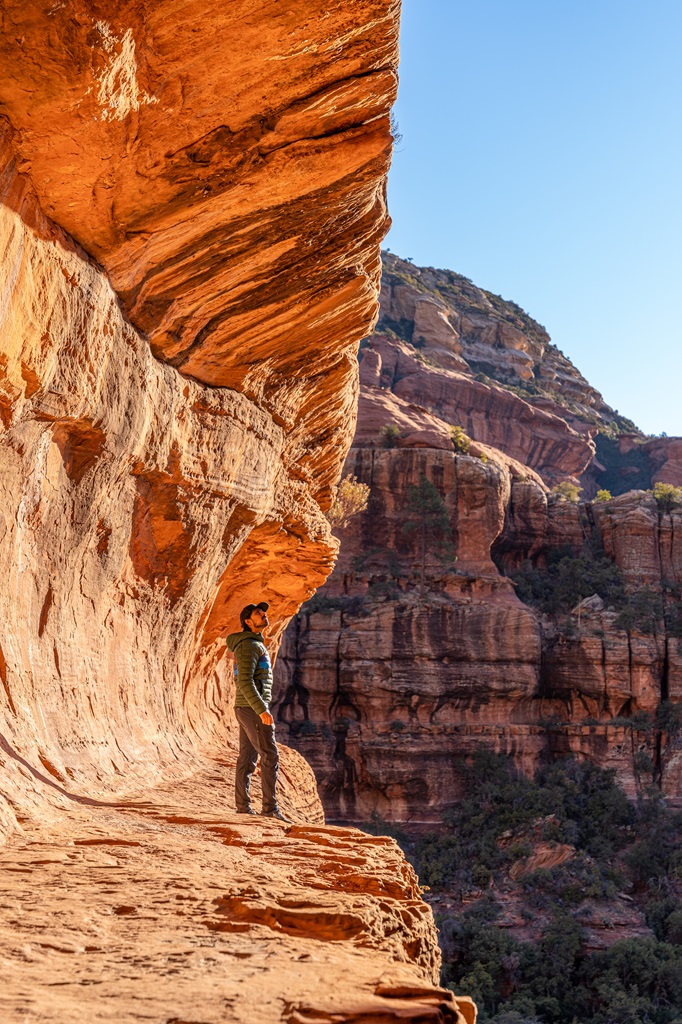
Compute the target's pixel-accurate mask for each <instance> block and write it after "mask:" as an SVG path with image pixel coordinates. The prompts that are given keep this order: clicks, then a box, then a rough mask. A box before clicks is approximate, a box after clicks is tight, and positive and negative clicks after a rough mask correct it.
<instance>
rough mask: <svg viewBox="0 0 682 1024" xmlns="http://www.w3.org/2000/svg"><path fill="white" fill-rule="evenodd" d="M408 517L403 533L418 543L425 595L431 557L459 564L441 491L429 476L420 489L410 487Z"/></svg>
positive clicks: (422, 591) (413, 486) (420, 586)
mask: <svg viewBox="0 0 682 1024" xmlns="http://www.w3.org/2000/svg"><path fill="white" fill-rule="evenodd" d="M405 513H406V515H405V521H404V523H403V524H402V530H403V533H404V534H406V535H407V536H408V537H409V536H414V537H415V538H416V540H417V550H418V552H419V590H420V593H421V594H422V595H423V593H424V580H425V576H426V556H427V554H428V553H429V552H431V553H432V554H434V555H435V556H436V558H438V559H439V561H441V562H454V561H455V558H456V556H455V549H454V545H453V543H452V529H451V527H450V517H449V516H448V510H447V508H446V505H445V502H444V501H443V499H442V498H441V496H440V494H439V493H438V488H437V487H436V486H435V484H432V483H431V481H430V480H427V479H426V477H425V476H422V477H421V478H420V480H419V484H418V485H415V484H411V485H410V488H409V491H408V497H407V504H406V505H405Z"/></svg>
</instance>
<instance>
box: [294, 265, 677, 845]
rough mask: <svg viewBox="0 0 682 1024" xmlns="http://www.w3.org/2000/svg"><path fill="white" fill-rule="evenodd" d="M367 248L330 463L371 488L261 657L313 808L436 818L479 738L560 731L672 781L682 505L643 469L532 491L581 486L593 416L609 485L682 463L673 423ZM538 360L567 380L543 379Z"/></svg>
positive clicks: (568, 748)
mask: <svg viewBox="0 0 682 1024" xmlns="http://www.w3.org/2000/svg"><path fill="white" fill-rule="evenodd" d="M386 263H387V267H386V273H385V278H384V289H385V291H384V298H383V299H382V318H381V321H380V324H379V327H378V329H377V332H376V333H375V334H374V335H373V336H372V337H371V338H370V339H369V340H368V342H367V343H363V346H362V362H361V368H360V372H361V383H362V389H361V398H360V416H359V421H358V429H357V432H356V437H355V441H354V446H353V448H352V449H351V452H350V454H349V457H348V460H347V463H346V470H345V471H346V472H347V473H352V474H354V475H355V476H357V478H358V480H360V481H361V482H363V483H365V484H367V485H368V486H369V487H370V501H369V507H368V509H367V511H366V512H365V513H363V514H362V515H360V516H357V517H356V518H355V519H354V520H351V523H350V525H349V526H348V527H347V528H346V529H345V530H344V531H342V533H341V534H340V536H342V545H341V552H340V557H339V561H338V563H337V565H336V568H335V570H334V573H333V575H332V576H331V578H330V580H329V581H328V583H327V584H326V586H325V587H324V588H323V589H322V590H321V591H320V592H319V593H318V594H317V595H316V597H315V598H314V599H313V601H311V602H310V603H309V604H308V605H305V606H304V607H303V609H302V610H301V613H300V614H299V616H298V617H297V619H296V620H295V622H294V623H292V625H291V627H290V628H289V631H288V632H287V634H286V638H285V643H284V646H283V648H282V652H281V657H280V661H279V663H278V673H279V693H280V698H279V700H280V707H279V715H280V718H281V721H282V723H283V724H286V725H287V727H288V729H289V735H290V737H291V742H292V743H293V744H294V745H295V746H296V747H297V748H298V749H299V750H300V751H302V752H303V753H304V755H305V756H306V758H307V759H308V760H309V761H310V763H311V764H312V765H313V766H314V768H315V772H316V775H317V778H318V782H319V784H320V789H321V795H322V799H323V803H324V805H325V808H326V809H327V812H328V814H329V815H330V816H331V817H332V818H333V819H335V820H339V821H367V820H369V818H370V817H371V816H372V815H374V814H378V815H379V816H380V817H383V818H386V819H389V820H394V821H403V822H411V823H412V824H413V825H418V824H422V823H424V822H431V823H438V822H439V821H440V820H441V815H442V813H443V811H445V810H447V808H448V807H449V806H452V804H453V803H454V802H455V801H456V800H457V799H458V797H459V796H460V794H461V785H462V781H461V780H462V764H461V759H462V757H466V756H468V755H469V754H470V753H471V752H472V751H473V750H474V749H475V748H476V747H477V746H478V745H480V744H485V745H486V746H488V747H490V748H491V749H493V750H495V751H498V752H501V753H506V754H511V755H513V757H514V758H515V760H516V762H517V764H518V765H519V766H520V767H521V768H523V770H524V771H526V772H527V773H532V771H533V770H534V769H535V768H536V767H537V766H538V764H540V763H541V761H543V760H546V759H547V758H548V757H549V758H551V757H556V756H560V755H562V754H568V753H574V754H576V755H578V756H579V757H581V758H587V759H590V760H592V761H593V762H595V763H597V764H599V765H602V766H605V767H613V768H615V769H616V771H617V775H618V778H619V780H620V781H621V783H622V784H623V785H624V786H625V788H626V790H627V791H628V793H630V794H631V795H634V794H635V793H636V792H637V791H638V790H639V789H640V788H641V787H643V786H645V785H647V784H648V783H649V782H651V780H652V779H653V780H654V781H656V782H657V783H658V784H660V785H661V786H662V788H663V791H664V792H665V793H666V794H667V795H668V796H670V797H673V798H675V799H679V798H680V796H682V791H681V790H680V764H681V762H680V747H679V740H678V717H679V716H677V712H676V709H675V705H676V703H677V702H678V701H679V700H680V696H681V694H682V663H681V658H682V648H681V647H680V643H681V641H680V637H681V636H682V631H681V630H680V622H681V621H682V620H681V619H680V615H681V613H682V607H681V606H680V591H679V580H680V574H681V573H682V549H680V546H679V537H680V535H681V529H682V511H681V510H680V509H679V508H676V507H673V508H670V509H666V508H664V507H659V504H658V503H657V501H656V500H655V499H654V497H653V496H652V495H651V494H650V493H647V492H646V491H644V490H637V491H628V492H627V493H623V494H620V495H618V494H617V496H616V497H615V498H613V499H611V500H609V501H592V502H583V503H580V504H578V503H573V502H571V501H565V500H561V499H560V498H557V497H555V496H554V495H552V494H551V493H549V491H548V484H551V483H553V482H554V481H556V480H561V479H566V478H570V477H573V478H577V479H579V480H581V481H582V482H583V483H584V484H585V488H586V490H589V488H590V485H591V486H592V489H593V490H594V487H595V481H598V480H599V475H600V474H603V473H604V472H605V471H604V469H603V468H602V469H599V468H598V465H597V463H598V460H597V459H596V458H595V452H594V442H593V440H592V435H593V434H594V433H595V431H596V427H597V426H599V427H600V428H601V429H602V430H603V431H605V433H604V434H603V435H600V437H601V438H602V439H603V441H604V442H605V443H606V445H607V446H609V450H610V451H611V453H612V454H613V452H614V451H615V452H616V454H617V458H616V457H615V456H613V457H612V458H610V461H609V465H610V467H611V469H610V472H611V473H612V475H613V476H614V477H615V478H616V479H620V481H621V483H624V482H625V481H626V480H628V479H630V480H632V474H631V473H630V474H628V473H627V472H626V473H624V474H623V475H621V474H620V470H621V469H626V470H627V469H628V468H630V469H632V468H633V467H635V468H636V467H637V466H639V467H640V469H641V472H642V474H643V475H644V476H646V477H647V483H646V485H645V486H647V487H649V486H650V485H651V479H652V476H653V477H656V475H657V473H658V474H659V475H658V478H659V479H663V478H664V477H665V479H667V480H668V481H669V482H672V483H680V482H682V481H681V480H680V477H679V476H677V475H676V461H675V453H676V451H677V448H678V447H679V443H680V442H679V440H678V439H665V438H662V439H654V440H646V439H644V438H642V437H641V435H638V434H636V433H633V431H632V430H631V429H630V426H629V424H627V423H624V422H623V421H622V420H620V419H619V418H618V417H617V415H616V414H615V413H613V411H612V410H610V409H609V408H608V407H607V406H606V405H605V403H603V401H602V400H601V397H600V396H599V395H597V393H596V392H595V391H594V390H593V389H591V388H590V387H589V385H588V384H587V383H586V382H585V381H584V380H583V378H582V377H581V376H580V374H578V372H577V371H576V370H574V369H573V368H572V367H571V365H570V364H569V363H568V361H567V360H565V359H564V358H563V357H562V356H561V355H560V353H558V352H557V351H556V350H552V349H551V347H550V346H549V339H548V337H547V335H546V333H545V332H544V331H543V330H542V329H541V328H539V327H538V325H535V324H534V323H533V321H531V320H530V318H528V317H527V316H526V315H525V314H523V312H522V311H521V310H518V307H514V306H510V305H509V304H505V303H502V302H501V300H499V299H497V298H496V297H495V296H488V295H487V293H482V292H481V291H480V290H478V289H476V288H475V287H474V286H472V285H471V284H470V283H469V282H466V279H463V278H460V277H458V276H457V275H454V274H447V273H446V272H442V271H431V270H428V269H427V270H424V269H421V270H419V269H418V268H412V267H410V265H409V264H405V263H403V262H401V261H398V260H397V259H396V258H395V257H390V256H389V257H388V258H387V260H386ZM472 308H473V310H474V312H472ZM469 321H471V323H470V322H469ZM471 324H473V325H474V326H471ZM510 332H511V333H510ZM514 332H516V333H514ZM510 339H511V340H510ZM486 346H487V347H486ZM517 353H521V356H518V355H517ZM484 356H485V358H484ZM547 359H549V360H550V362H551V364H552V365H553V366H555V367H561V374H562V377H563V378H564V379H565V380H568V381H569V383H570V388H568V389H562V390H553V385H548V384H547V383H546V382H547V380H551V378H550V377H549V376H548V374H547V372H546V369H545V367H546V360H547ZM519 360H520V361H519ZM481 366H485V368H486V370H487V373H486V379H485V380H482V379H478V378H480V377H481V374H480V373H478V372H477V374H474V372H473V371H474V369H476V370H477V371H478V368H479V367H481ZM524 368H525V369H524ZM493 371H494V372H495V373H496V375H497V377H498V378H503V379H504V380H506V381H507V382H508V381H509V380H511V379H512V377H513V379H514V380H515V381H516V382H517V384H518V385H519V386H517V384H515V385H513V386H510V385H509V384H508V383H507V384H506V386H503V385H502V383H500V382H498V383H495V382H494V380H493V378H492V372H493ZM521 371H523V373H521ZM524 373H525V374H526V376H525V377H524V376H523V374H524ZM557 376H558V373H557ZM534 380H535V381H540V382H544V383H542V384H541V386H540V384H538V391H537V392H536V393H531V391H530V389H529V387H528V382H529V381H530V382H531V383H532V382H533V381H534ZM523 381H525V382H526V383H525V391H524V393H523V395H521V394H520V393H519V392H520V390H521V388H520V382H523ZM578 399H580V401H579V402H578ZM457 426H460V427H462V426H463V427H464V428H465V430H466V432H467V434H469V435H470V437H471V439H472V440H471V443H470V444H469V441H468V440H467V439H466V438H464V439H462V437H461V434H460V433H458V432H457V430H454V431H453V428H455V427H457ZM624 427H627V428H628V432H627V433H620V434H619V433H618V431H619V430H621V431H622V429H623V428H624ZM467 447H468V450H467ZM458 449H459V450H458ZM618 459H620V462H619V461H618ZM628 460H629V461H628ZM423 481H426V482H427V483H428V485H429V486H430V487H431V488H432V492H433V493H434V494H435V495H436V499H435V500H436V501H437V502H440V505H441V507H442V514H443V516H444V522H445V527H444V529H443V531H441V533H442V535H439V530H440V527H439V524H438V518H437V516H436V515H435V514H434V515H432V516H431V518H430V519H429V518H428V517H429V515H430V513H428V512H424V507H423V503H422V508H421V509H420V499H419V496H418V492H419V488H420V484H421V482H423ZM614 490H617V488H616V487H614ZM420 536H421V539H422V542H423V543H420ZM562 559H564V561H562ZM611 572H612V575H609V574H610V573H611ZM569 582H570V585H569ZM543 588H544V589H543ZM552 588H554V589H553V590H552ZM562 588H563V589H562ZM594 588H596V590H595V589H594ZM600 589H601V590H602V591H603V595H604V596H603V597H602V596H600V593H599V590H600ZM574 591H575V594H574ZM557 593H558V594H561V595H562V596H561V598H560V599H557V600H554V603H553V602H552V600H551V598H552V595H553V594H554V595H555V596H556V594H557ZM572 594H574V596H573V597H572V596H571V595H572ZM519 595H521V596H523V597H524V598H525V600H520V598H519ZM583 599H587V600H583ZM671 715H672V717H671Z"/></svg>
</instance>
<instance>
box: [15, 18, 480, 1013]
mask: <svg viewBox="0 0 682 1024" xmlns="http://www.w3.org/2000/svg"><path fill="white" fill-rule="evenodd" d="M398 13H399V8H398V3H397V2H394V0H360V2H358V3H355V4H353V5H350V6H349V5H347V4H343V3H341V2H334V3H332V4H329V3H325V4H321V3H318V2H316V0H311V2H309V3H306V4H304V5H295V7H294V8H292V9H288V8H285V7H283V6H282V5H281V4H280V3H278V2H276V0H269V2H266V3H258V4H256V3H254V2H251V0H239V2H234V3H229V4H217V3H215V2H214V0H202V2H200V3H196V2H194V3H191V4H190V3H188V2H187V0H181V2H179V0H171V2H164V3H160V2H151V0H147V2H145V0H135V2H124V3H121V4H116V5H114V4H111V3H106V2H104V3H99V2H98V3H95V4H92V3H85V2H82V0H73V2H69V3H63V4H59V3H57V4H52V5H46V4H43V3H38V2H33V0H31V2H28V3H23V2H22V3H19V2H13V0H10V2H8V3H5V4H4V5H3V11H2V37H1V39H0V68H1V69H2V75H1V76H0V239H1V241H2V256H3V258H2V263H1V265H0V489H1V490H0V567H1V568H2V574H3V580H4V586H3V587H2V588H0V624H1V625H0V682H1V683H2V687H1V688H0V769H1V773H2V779H1V781H0V794H1V799H0V835H2V837H3V838H4V839H5V840H6V845H5V846H4V848H3V850H2V861H3V868H4V869H5V870H4V871H3V879H4V881H3V886H2V894H1V896H2V904H3V908H4V910H3V919H2V922H0V948H1V949H2V956H3V962H4V963H5V965H6V966H8V967H9V968H10V970H9V971H8V972H7V973H8V975H9V980H8V983H7V985H6V986H5V991H4V993H3V1013H6V1014H7V1015H8V1019H17V1020H18V1019H22V1020H23V1019H27V1015H28V1016H30V1019H32V1020H35V1021H37V1022H40V1021H46V1022H47V1021H51V1020H54V1019H56V1016H58V1017H59V1020H60V1022H62V1024H67V1022H70V1021H74V1022H75V1021H79V1020H82V1017H83V1012H84V1011H85V1012H86V1013H87V1011H88V1010H89V1011H90V1012H91V1013H93V1014H95V1015H96V1016H97V1017H98V1018H99V1017H100V1016H101V1015H102V1014H104V1016H106V1017H107V1019H109V1018H111V1019H114V1018H115V1019H116V1020H138V1019H140V1017H141V1016H143V1017H144V1018H145V1019H155V1020H156V1019H158V1020H164V1021H166V1020H168V1021H170V1020H175V1021H180V1020H188V1019H190V1018H192V1019H194V1016H195V1013H196V1007H197V1003H198V1002H199V1001H200V1002H201V1005H202V1009H201V1015H202V1020H205V1021H207V1022H213V1021H215V1022H216V1024H218V1022H219V1021H224V1020H226V1019H230V1020H234V1021H241V1020H244V1021H249V1024H252V1022H254V1021H262V1022H263V1024H271V1022H272V1021H273V1020H280V1019H281V1020H286V1021H289V1022H292V1024H295V1022H302V1021H304V1020H305V1021H309V1020H312V1019H315V1020H326V1021H330V1022H331V1021H332V1020H335V1021H336V1020H351V1019H352V1020H361V1019H362V1020H364V1019H369V1018H370V1017H371V1018H372V1019H374V1018H375V1017H378V1016H380V1017H381V1019H385V1020H394V1019H395V1020H397V1019H400V1020H412V1019H414V1020H424V1021H426V1020H428V1021H433V1022H434V1024H443V1022H451V1024H455V1022H459V1024H463V1022H464V1019H465V1016H466V1019H467V1020H468V1021H469V1024H472V1022H473V1019H474V1016H475V1009H474V1007H473V1006H472V1004H470V1003H469V1002H467V1000H461V1001H460V1003H459V1004H458V1003H457V1001H456V1000H455V998H454V996H453V995H452V993H451V992H448V991H444V990H442V989H439V988H438V987H437V980H438V965H439V952H438V948H437V943H436V934H435V928H434V924H433V918H432V915H431V913H430V911H429V909H428V907H427V906H426V904H425V903H424V901H423V900H422V899H421V893H420V890H419V886H418V882H417V879H416V876H415V875H414V872H413V871H412V870H411V869H410V868H409V866H408V865H407V864H406V863H405V861H404V858H403V857H402V855H401V854H400V852H399V851H398V849H397V847H396V846H395V844H394V843H392V841H390V840H386V839H381V840H375V839H373V838H371V837H367V836H363V835H362V834H361V833H358V832H355V831H353V830H336V831H335V830H333V829H326V828H325V827H324V824H323V822H324V818H323V813H322V808H321V804H320V801H319V797H318V793H317V789H316V786H315V781H314V778H313V776H312V773H311V771H310V768H309V766H308V765H307V764H306V763H305V762H304V761H303V759H302V758H301V757H300V755H298V754H297V753H296V752H295V751H293V750H290V749H288V748H286V747H282V748H281V753H282V764H281V774H280V794H281V804H282V807H283V810H284V811H285V812H286V813H287V814H288V815H289V816H290V817H291V818H292V819H294V821H295V822H296V824H289V825H287V824H285V823H281V822H278V821H268V820H266V819H257V820H253V819H251V820H245V819H244V817H243V816H238V815H236V814H235V812H234V808H233V800H232V792H233V785H234V764H235V758H236V750H235V739H236V737H235V726H234V721H233V716H232V714H231V705H232V701H233V696H234V683H233V678H232V670H231V667H230V666H229V665H228V664H227V659H226V658H225V645H224V636H225V634H226V633H227V632H231V631H232V630H233V629H234V628H235V626H236V624H237V622H238V613H239V610H240V609H241V607H242V606H243V605H244V604H246V603H247V602H250V601H253V600H261V599H265V600H267V601H269V602H270V606H271V621H272V626H273V628H272V631H271V637H270V639H271V648H272V651H273V653H276V650H277V646H278V643H279V638H280V636H281V633H282V630H283V629H284V627H285V625H286V623H287V622H288V620H289V618H290V616H291V615H292V614H293V613H294V612H295V611H296V610H297V608H298V607H299V605H300V603H301V602H302V601H303V600H304V599H305V598H306V597H308V596H310V595H311V594H312V593H313V591H314V589H315V588H316V587H317V586H319V585H320V584H321V583H322V582H324V580H325V578H326V576H327V575H328V573H329V571H330V569H331V567H332V565H333V563H334V559H335V557H336V553H337V550H338V541H337V540H336V539H335V538H334V537H333V536H332V534H331V531H330V528H329V524H328V521H327V519H326V517H325V515H324V513H325V511H326V510H327V509H328V507H329V505H330V503H331V500H332V495H333V490H334V486H335V484H336V481H337V479H338V476H339V472H340V469H341V466H342V464H343V461H344V458H345V456H346V453H347V450H348V446H349V443H350V441H351V439H352V436H353V430H354V426H355V415H356V402H357V390H358V385H357V360H356V351H357V345H358V342H359V341H360V339H361V338H362V337H363V336H365V335H366V334H367V333H368V332H369V331H370V330H371V328H372V326H373V324H374V321H375V318H376V306H377V298H378V285H379V269H380V260H379V250H378V242H379V239H380V238H381V236H382V234H383V233H384V231H385V230H386V227H387V224H388V220H387V213H386V204H385V175H386V171H387V168H388V163H389V159H390V152H391V135H390V126H389V108H390V106H391V104H392V102H393V100H394V97H395V89H396V65H397V32H398ZM255 788H256V791H258V789H259V782H258V780H256V782H255ZM256 802H257V801H256ZM112 883H113V884H112ZM37 897H38V898H37ZM294 960H295V961H296V962H297V965H298V966H297V970H296V971H292V970H291V964H292V962H293V961H294ZM254 975H256V976H257V977H258V979H259V982H260V983H259V984H258V985H256V986H255V988H254V985H253V983H252V981H251V980H250V979H252V978H253V976H254ZM102 1019H104V1018H102Z"/></svg>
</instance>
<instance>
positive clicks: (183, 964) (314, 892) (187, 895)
mask: <svg viewBox="0 0 682 1024" xmlns="http://www.w3.org/2000/svg"><path fill="white" fill-rule="evenodd" d="M231 779H232V773H231V770H230V769H229V767H227V766H223V765H220V764H216V765H215V767H214V768H212V769H210V770H208V771H205V772H203V773H201V774H200V775H197V776H193V777H191V778H189V779H187V780H185V782H183V783H180V784H176V785H174V786H173V788H172V789H171V788H169V789H168V790H164V789H157V790H154V791H152V792H151V793H147V794H144V795H143V796H138V797H135V798H131V799H130V800H129V801H128V802H121V803H118V804H110V805H106V804H100V805H97V806H82V805H75V806H74V807H73V808H72V809H69V810H68V811H67V812H65V813H64V815H63V820H60V822H59V827H56V826H54V825H53V826H50V828H49V829H46V828H39V827H38V826H33V825H32V824H31V823H30V822H24V824H23V833H22V834H20V835H16V836H14V837H12V838H11V839H10V841H9V842H8V844H7V845H6V846H4V847H2V848H0V967H1V975H2V983H1V989H0V1005H1V1011H0V1017H1V1019H2V1022H3V1024H9V1022H14V1021H17V1022H18V1021H21V1022H30V1024H43V1022H46V1024H47V1022H49V1024H72V1022H73V1024H91V1022H97V1021H112V1022H113V1021H115V1022H117V1024H127V1022H138V1021H147V1022H150V1021H151V1022H162V1024H218V1022H220V1024H223V1022H227V1021H230V1022H231V1021H234V1022H242V1021H243V1022H249V1024H260V1022H263V1024H272V1022H276V1021H280V1020H281V1021H288V1022H292V1024H298V1022H301V1024H302V1022H307V1024H327V1022H329V1024H331V1022H336V1021H354V1022H360V1021H365V1020H367V1021H370V1020H371V1021H376V1022H379V1021H393V1020H402V1021H406V1020H408V1021H420V1022H427V1021H428V1022H430V1021H433V1022H434V1024H435V1022H439V1021H455V1020H456V1019H457V1012H456V1008H455V1004H454V1000H453V999H452V997H451V994H450V993H446V992H443V990H442V989H438V988H435V987H433V985H432V984H431V983H430V981H429V980H428V978H429V971H428V970H427V969H425V968H424V966H423V964H422V967H421V968H418V967H417V966H416V965H415V963H414V962H410V961H411V953H412V954H414V958H413V961H414V960H416V959H418V955H417V953H416V950H417V947H418V945H419V940H418V935H419V920H420V919H422V920H423V919H424V918H423V911H422V910H421V908H419V907H418V906H415V904H416V902H417V901H415V900H414V899H413V898H412V899H411V898H406V897H407V896H408V894H407V893H406V891H405V885H404V881H403V882H402V883H401V882H400V880H399V879H397V868H398V865H399V861H398V854H397V852H395V853H394V852H393V849H392V847H391V846H390V845H389V844H391V843H392V840H388V839H385V838H383V837H373V836H366V835H365V834H364V833H360V832H358V831H356V830H354V829H344V828H335V827H328V826H320V825H306V824H292V825H284V824H282V823H280V822H275V821H272V820H268V819H264V818H260V817H245V816H243V815H237V814H235V813H234V812H233V811H231V810H229V811H228V810H225V811H223V810H222V809H221V794H223V793H226V792H228V790H227V787H228V786H229V787H230V789H231V785H232V783H231ZM225 802H226V803H227V801H225ZM398 874H399V872H398ZM410 934H412V937H413V939H414V941H415V942H416V943H417V945H416V946H414V948H413V949H410V947H409V944H408V946H407V947H406V946H405V938H406V935H407V936H408V938H409V936H410ZM415 936H416V938H415ZM459 1020H460V1021H461V1020H462V1018H461V1017H459Z"/></svg>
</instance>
